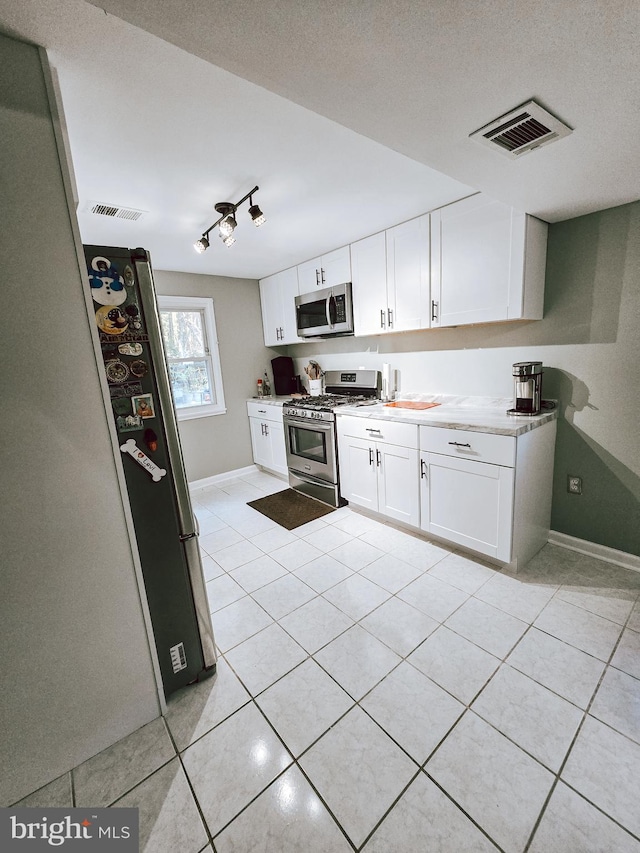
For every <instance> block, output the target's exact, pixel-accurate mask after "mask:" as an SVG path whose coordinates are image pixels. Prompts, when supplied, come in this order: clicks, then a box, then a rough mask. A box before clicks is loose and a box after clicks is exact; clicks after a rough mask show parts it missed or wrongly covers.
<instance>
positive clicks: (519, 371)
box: [508, 361, 542, 415]
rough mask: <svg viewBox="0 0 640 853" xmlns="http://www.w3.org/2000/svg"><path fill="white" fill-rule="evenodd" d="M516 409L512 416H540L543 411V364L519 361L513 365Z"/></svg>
mask: <svg viewBox="0 0 640 853" xmlns="http://www.w3.org/2000/svg"><path fill="white" fill-rule="evenodd" d="M513 380H514V395H513V396H514V408H513V409H509V412H508V413H509V414H511V415H539V414H540V411H541V409H542V362H541V361H518V362H516V363H515V364H514V365H513Z"/></svg>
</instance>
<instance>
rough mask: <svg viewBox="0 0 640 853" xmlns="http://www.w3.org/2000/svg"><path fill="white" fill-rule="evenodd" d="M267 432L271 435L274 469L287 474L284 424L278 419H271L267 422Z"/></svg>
mask: <svg viewBox="0 0 640 853" xmlns="http://www.w3.org/2000/svg"><path fill="white" fill-rule="evenodd" d="M267 433H268V437H269V444H270V445H271V447H270V453H271V465H270V466H269V467H270V468H271V470H272V471H276V472H277V473H278V474H284V475H285V476H286V474H287V448H286V445H285V440H284V425H283V424H281V423H277V422H276V421H269V423H268V424H267Z"/></svg>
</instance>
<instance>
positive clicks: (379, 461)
mask: <svg viewBox="0 0 640 853" xmlns="http://www.w3.org/2000/svg"><path fill="white" fill-rule="evenodd" d="M381 461H382V454H381V453H380V451H379V450H378V448H377V447H376V465H377V466H378V468H379V467H380V463H381Z"/></svg>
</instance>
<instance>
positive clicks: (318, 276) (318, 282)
mask: <svg viewBox="0 0 640 853" xmlns="http://www.w3.org/2000/svg"><path fill="white" fill-rule="evenodd" d="M316 287H320V270H316Z"/></svg>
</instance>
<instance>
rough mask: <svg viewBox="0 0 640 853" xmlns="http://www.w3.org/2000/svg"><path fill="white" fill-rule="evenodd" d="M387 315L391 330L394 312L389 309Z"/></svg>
mask: <svg viewBox="0 0 640 853" xmlns="http://www.w3.org/2000/svg"><path fill="white" fill-rule="evenodd" d="M387 315H388V317H389V328H390V329H391V328H392V327H393V311H392V310H391V308H387Z"/></svg>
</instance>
